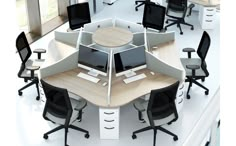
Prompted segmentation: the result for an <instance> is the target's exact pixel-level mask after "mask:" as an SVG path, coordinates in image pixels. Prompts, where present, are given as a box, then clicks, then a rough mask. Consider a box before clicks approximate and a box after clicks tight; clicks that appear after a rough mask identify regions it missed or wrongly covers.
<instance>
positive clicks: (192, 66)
mask: <svg viewBox="0 0 236 146" xmlns="http://www.w3.org/2000/svg"><path fill="white" fill-rule="evenodd" d="M186 68H187V69H191V70H192V76H193V77H194V76H195V72H196V71H195V70H196V69H199V68H200V66H199V65H186Z"/></svg>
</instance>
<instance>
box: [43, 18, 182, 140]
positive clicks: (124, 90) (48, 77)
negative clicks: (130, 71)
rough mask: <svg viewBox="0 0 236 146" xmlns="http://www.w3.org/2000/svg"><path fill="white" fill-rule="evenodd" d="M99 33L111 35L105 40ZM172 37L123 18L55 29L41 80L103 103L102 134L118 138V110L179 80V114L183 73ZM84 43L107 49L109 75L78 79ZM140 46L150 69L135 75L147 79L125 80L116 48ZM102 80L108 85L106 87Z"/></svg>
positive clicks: (105, 136) (96, 102)
mask: <svg viewBox="0 0 236 146" xmlns="http://www.w3.org/2000/svg"><path fill="white" fill-rule="evenodd" d="M101 36H104V37H107V39H105V40H102V39H100V37H101ZM174 36H175V34H174V32H168V33H157V32H153V31H152V32H151V31H150V32H149V31H147V30H146V29H144V28H143V27H142V25H139V24H135V23H132V22H128V21H124V20H120V19H116V20H113V19H106V20H102V21H98V22H93V23H90V24H86V25H85V26H84V28H83V29H80V30H79V31H76V32H55V39H53V40H51V41H50V43H49V47H48V56H47V58H46V62H45V63H44V64H43V66H42V67H41V69H40V78H42V79H44V80H45V81H46V82H48V83H50V84H52V85H55V86H58V87H62V88H66V89H67V90H68V91H69V92H70V93H71V94H74V95H77V96H73V97H74V98H76V97H82V98H84V99H86V100H87V101H89V102H90V103H92V104H94V105H96V106H99V121H100V138H101V139H119V117H120V116H119V114H120V113H119V111H120V108H122V106H123V105H125V104H128V103H130V102H132V101H134V100H136V99H138V98H146V97H148V95H149V93H150V91H151V90H152V89H158V88H163V87H166V86H168V85H170V84H172V83H174V82H176V81H177V80H179V81H180V82H181V84H180V85H179V90H178V93H177V96H176V106H177V110H178V112H181V108H182V106H183V102H184V91H183V90H184V79H185V71H184V69H183V67H182V64H181V62H180V58H179V55H178V50H177V48H176V46H175V38H174ZM108 38H112V39H110V40H109V39H108ZM114 39H115V40H114ZM81 45H84V46H87V47H91V48H96V49H99V50H102V51H105V52H107V53H108V54H109V56H110V57H109V58H110V59H109V67H108V68H109V74H108V76H101V75H99V76H98V78H99V79H100V81H99V82H98V83H93V82H90V81H87V80H84V79H82V78H79V77H77V75H78V73H80V72H84V73H86V71H85V70H84V69H82V68H79V67H78V57H79V55H78V54H79V50H80V46H81ZM137 46H145V48H146V52H145V55H146V63H147V68H145V69H142V70H139V71H137V73H145V75H146V76H147V77H146V78H144V79H142V80H138V81H135V82H132V83H129V84H125V83H124V82H123V79H124V76H119V77H116V75H115V71H114V67H113V64H114V60H113V59H111V58H112V56H113V54H114V53H116V52H119V51H122V50H127V49H130V48H133V47H137ZM151 71H152V72H154V73H155V74H152V73H151ZM104 82H107V83H108V84H107V85H106V86H103V85H102V84H103V83H104Z"/></svg>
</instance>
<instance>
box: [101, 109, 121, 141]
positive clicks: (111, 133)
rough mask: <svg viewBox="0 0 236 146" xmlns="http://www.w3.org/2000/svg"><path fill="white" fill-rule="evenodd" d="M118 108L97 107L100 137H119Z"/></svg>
mask: <svg viewBox="0 0 236 146" xmlns="http://www.w3.org/2000/svg"><path fill="white" fill-rule="evenodd" d="M119 119H120V108H101V107H100V108H99V121H100V138H101V139H119V122H120V121H119Z"/></svg>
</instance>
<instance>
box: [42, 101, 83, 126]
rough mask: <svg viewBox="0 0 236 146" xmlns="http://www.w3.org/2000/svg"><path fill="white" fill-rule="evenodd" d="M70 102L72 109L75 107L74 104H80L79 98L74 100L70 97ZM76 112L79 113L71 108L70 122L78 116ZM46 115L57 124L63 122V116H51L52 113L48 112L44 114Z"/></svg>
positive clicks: (62, 123)
mask: <svg viewBox="0 0 236 146" xmlns="http://www.w3.org/2000/svg"><path fill="white" fill-rule="evenodd" d="M70 102H71V105H72V109H75V108H76V106H78V104H80V100H75V99H73V98H70ZM78 113H79V111H78V110H73V112H72V115H71V118H70V124H71V123H73V122H74V121H75V120H76V118H77V117H78ZM46 117H47V118H48V119H50V120H51V121H54V122H55V123H57V124H61V125H64V124H65V119H64V118H58V117H55V116H53V115H52V114H50V113H48V112H47V114H46Z"/></svg>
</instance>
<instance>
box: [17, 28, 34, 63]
mask: <svg viewBox="0 0 236 146" xmlns="http://www.w3.org/2000/svg"><path fill="white" fill-rule="evenodd" d="M16 48H17V52H18V53H19V55H20V58H21V61H22V63H23V64H25V62H26V61H27V60H28V59H29V57H30V56H31V54H32V51H31V49H30V46H29V43H28V41H27V39H26V36H25V33H24V32H22V33H20V35H19V36H18V37H17V39H16Z"/></svg>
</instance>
